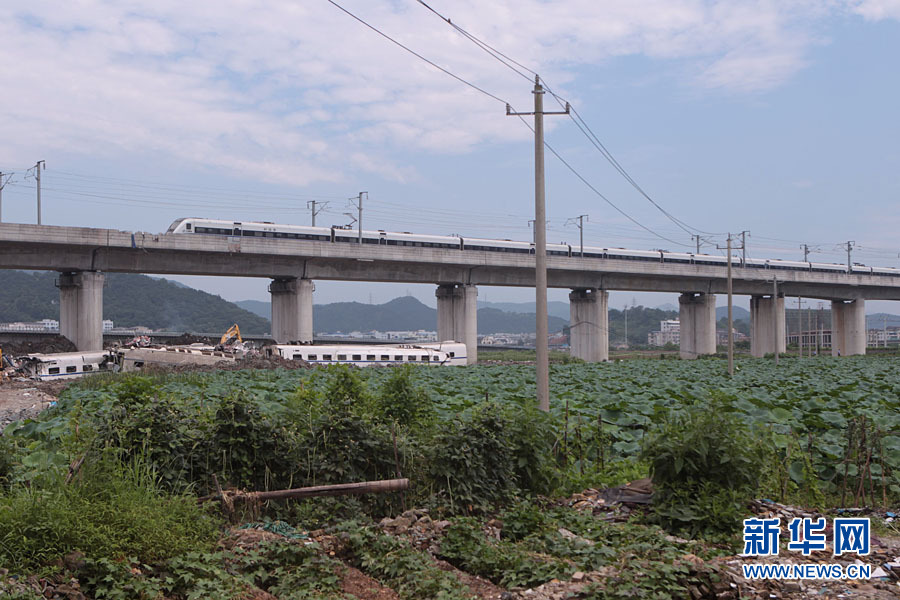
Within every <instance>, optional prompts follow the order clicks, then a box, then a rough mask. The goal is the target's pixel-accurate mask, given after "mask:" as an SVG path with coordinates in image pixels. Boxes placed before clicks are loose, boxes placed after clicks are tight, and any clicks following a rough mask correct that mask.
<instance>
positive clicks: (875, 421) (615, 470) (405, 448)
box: [0, 357, 900, 598]
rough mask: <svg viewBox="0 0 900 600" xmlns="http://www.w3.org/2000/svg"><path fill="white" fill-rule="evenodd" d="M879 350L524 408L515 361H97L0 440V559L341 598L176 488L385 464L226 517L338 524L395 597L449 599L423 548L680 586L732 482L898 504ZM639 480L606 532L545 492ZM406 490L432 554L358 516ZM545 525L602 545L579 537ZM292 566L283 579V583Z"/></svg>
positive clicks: (712, 531) (558, 397) (611, 384)
mask: <svg viewBox="0 0 900 600" xmlns="http://www.w3.org/2000/svg"><path fill="white" fill-rule="evenodd" d="M898 365H900V361H898V359H897V358H893V357H853V358H826V357H819V358H814V359H796V358H794V359H785V360H782V361H781V364H780V365H779V366H777V367H776V366H775V365H774V363H773V362H772V361H768V360H739V361H737V363H736V373H735V376H734V377H733V378H729V377H728V376H727V373H726V371H725V363H724V361H722V360H718V359H703V360H696V361H681V360H652V361H651V360H646V361H642V360H634V361H627V362H614V363H604V364H582V363H570V364H554V365H552V366H551V397H552V403H551V410H550V413H549V414H545V413H541V412H539V411H537V410H536V408H535V400H534V368H533V367H532V366H529V365H481V366H474V367H452V368H450V367H431V368H425V367H419V368H415V367H412V368H410V367H406V368H399V369H376V368H370V369H348V368H345V367H332V368H317V369H308V370H305V369H298V370H283V369H278V370H244V371H223V372H213V373H182V374H159V375H146V376H141V375H98V376H94V377H90V378H86V379H84V380H81V381H79V382H77V383H75V384H73V385H70V386H69V387H68V388H67V389H66V390H64V391H63V393H62V394H61V396H60V400H59V403H58V405H57V406H55V407H53V408H51V409H49V410H46V411H44V412H43V413H42V414H41V415H40V416H39V417H38V418H37V419H35V420H29V421H25V422H19V423H14V424H12V425H10V426H9V427H8V428H7V430H6V431H5V432H4V435H3V436H2V437H0V567H4V568H7V569H12V572H14V573H15V572H24V573H28V572H48V570H49V572H57V571H59V570H60V569H61V568H62V567H59V566H56V567H54V566H52V565H58V564H59V560H60V559H59V557H60V556H64V555H65V556H69V554H71V553H72V552H73V551H75V552H80V553H84V554H86V555H87V556H86V558H85V560H86V563H85V564H86V565H87V566H82V567H79V568H80V569H81V570H80V571H79V570H77V569H76V572H75V575H73V576H75V577H76V578H77V579H78V580H79V581H81V582H82V585H83V586H84V589H88V590H91V591H92V592H93V593H95V594H97V597H146V598H157V597H163V596H164V597H172V598H188V597H222V598H232V597H234V598H237V597H243V596H242V595H241V594H242V593H243V591H242V590H246V589H247V586H250V587H260V588H262V589H265V590H268V591H270V593H273V594H274V595H275V596H276V597H285V598H287V597H298V598H300V597H303V598H306V597H309V598H337V597H346V596H341V595H340V594H339V593H338V592H339V589H338V588H340V585H339V582H338V580H337V579H336V578H335V577H333V576H331V575H329V573H334V572H339V571H340V566H339V565H338V563H339V562H340V561H336V560H335V559H334V558H329V557H328V556H324V555H322V554H321V553H320V552H319V551H318V550H315V549H313V550H309V551H305V550H304V551H301V550H299V549H297V548H296V547H295V546H291V545H290V544H288V546H285V547H282V546H272V547H268V546H266V547H263V546H261V547H260V548H259V549H257V550H254V551H253V552H251V553H250V554H242V553H240V552H239V553H237V554H235V551H234V550H229V551H227V552H224V553H223V551H221V549H217V548H219V546H217V545H216V544H217V539H218V538H219V537H220V536H221V535H223V533H222V532H223V531H226V528H225V523H224V522H223V519H222V514H221V513H220V511H216V510H210V509H208V508H207V509H204V508H201V507H198V506H197V504H196V497H197V496H198V495H204V494H209V493H213V492H214V491H215V487H214V485H213V481H214V476H215V477H216V478H218V480H219V481H220V482H221V483H222V485H223V486H225V487H231V488H233V489H239V490H265V489H270V490H271V489H286V488H291V487H300V486H305V485H319V484H327V483H345V482H354V481H371V480H378V479H390V478H394V477H397V476H402V477H407V478H409V479H410V481H411V488H410V490H409V491H408V492H407V493H406V494H405V495H404V496H400V495H398V494H390V495H372V496H363V497H359V498H351V499H337V500H328V499H322V500H318V501H303V502H293V503H292V502H282V503H273V504H270V505H267V506H266V507H264V509H263V513H264V514H259V513H258V510H259V509H258V508H257V509H253V510H251V511H250V513H248V514H241V515H238V518H242V519H244V520H258V519H260V518H262V517H265V518H267V519H268V518H277V519H282V520H284V521H286V522H287V523H290V526H281V525H279V527H280V528H281V529H280V530H279V531H293V530H292V529H291V528H290V527H291V526H292V527H295V528H297V529H298V530H300V529H312V528H313V527H322V528H325V530H327V531H329V532H332V533H333V534H334V535H337V536H338V537H339V538H340V539H341V540H343V542H342V544H343V546H342V548H343V549H342V552H343V553H344V554H342V555H341V556H340V558H341V560H342V561H343V564H346V565H353V566H356V567H359V568H362V569H363V570H364V571H365V572H366V573H367V574H368V575H369V576H371V577H374V578H375V579H377V580H379V581H381V582H382V583H385V584H386V585H389V586H391V587H393V588H394V589H395V590H396V591H398V592H399V593H400V597H403V598H419V597H421V598H424V597H445V598H464V597H471V596H470V595H468V592H467V591H466V590H467V589H468V588H466V587H465V586H462V587H460V584H459V582H458V581H457V580H456V579H455V578H453V577H450V578H448V576H447V574H446V573H445V572H443V571H441V570H440V569H439V568H437V567H435V566H434V563H433V558H434V556H438V557H441V558H443V559H445V560H448V561H450V562H451V563H452V564H454V565H455V566H457V567H458V568H460V569H462V570H464V571H467V572H469V573H473V574H479V575H482V576H484V577H487V578H488V579H490V580H491V581H493V582H494V583H495V584H497V585H499V586H501V587H507V586H531V585H538V584H540V583H542V582H546V581H550V580H552V579H554V578H556V579H559V578H562V579H566V578H568V577H569V576H571V575H572V573H573V572H574V571H575V570H576V569H581V570H591V569H600V570H601V572H605V571H602V570H603V569H605V568H607V567H608V568H613V566H614V565H615V569H616V575H615V577H613V576H609V577H607V578H605V579H603V583H598V584H591V585H594V587H591V588H590V589H591V590H593V591H592V592H591V593H592V594H594V595H586V596H578V597H584V598H625V597H633V596H635V595H637V596H641V597H656V598H666V597H679V596H682V595H683V594H684V593H686V592H685V590H686V587H685V586H687V585H694V584H697V585H699V584H698V583H697V582H698V581H701V580H704V579H703V578H704V577H707V578H708V577H711V575H710V574H709V572H707V571H703V573H705V574H702V573H698V572H696V569H694V568H693V567H689V566H686V563H683V562H679V561H680V559H679V558H678V557H679V556H682V555H685V553H690V555H694V554H698V555H701V556H714V555H716V554H717V553H718V554H722V553H723V552H724V553H728V552H733V551H734V548H735V546H734V544H735V542H736V539H735V538H736V536H737V534H738V532H739V528H740V519H741V518H743V517H744V516H746V514H747V511H748V508H747V507H748V503H749V501H750V500H751V499H753V498H759V497H766V498H770V499H773V500H776V501H781V502H785V503H790V504H795V505H799V506H803V507H810V508H811V509H818V510H825V509H828V508H833V507H839V506H844V507H847V506H869V507H884V508H889V507H892V506H896V505H897V504H898V500H900V373H898V369H897V367H898ZM647 476H652V477H653V482H654V485H655V486H656V495H655V497H654V505H653V507H652V508H651V509H649V510H648V511H647V512H646V513H645V515H644V516H637V517H634V518H633V519H632V520H631V521H630V522H629V523H627V524H619V525H610V524H602V523H598V522H597V520H596V519H593V518H592V517H591V516H590V513H588V514H587V515H584V514H581V513H578V514H575V513H576V511H573V510H571V509H569V508H567V507H566V506H562V505H560V504H552V505H550V504H548V502H550V500H547V499H548V498H560V497H565V496H568V495H570V494H573V493H576V492H580V491H582V490H584V489H586V488H601V487H604V486H612V485H618V484H622V483H624V482H626V481H629V480H633V479H638V478H641V477H647ZM406 506H416V507H420V508H425V509H427V510H429V511H430V514H431V515H433V516H434V518H435V520H436V519H438V518H446V519H450V522H451V523H452V525H451V526H450V528H449V529H447V530H446V531H445V532H444V533H443V535H442V538H441V541H440V544H439V545H438V546H437V549H432V550H431V551H430V552H431V553H432V554H433V555H432V554H429V553H427V552H422V551H420V550H414V549H412V548H410V547H409V546H408V545H407V544H406V543H405V542H401V541H398V540H401V538H402V536H401V537H399V538H398V537H396V536H395V535H393V534H391V535H388V534H386V533H384V532H382V531H381V530H380V529H378V528H377V527H374V525H373V523H375V522H377V521H378V520H380V519H381V518H382V517H385V516H391V515H397V514H399V513H400V512H402V511H403V509H404V507H406ZM495 516H496V517H499V518H500V519H501V521H502V522H503V523H505V525H503V527H504V529H503V534H502V535H503V537H502V538H501V539H500V540H499V541H494V542H492V541H490V540H489V539H486V538H485V537H484V535H483V531H482V529H483V527H484V524H485V523H487V522H490V521H489V520H490V519H491V518H493V517H495ZM659 526H663V527H665V528H666V529H667V530H668V531H669V532H671V533H675V534H676V535H680V536H683V537H686V538H689V539H691V540H699V541H690V542H686V541H677V540H678V539H680V538H671V536H669V537H666V533H665V532H662V531H660V530H659V529H658V527H659ZM285 527H287V529H285ZM560 528H563V529H565V530H567V531H575V532H576V533H577V534H578V536H581V538H580V539H582V540H585V539H586V540H595V539H596V540H603V541H604V544H605V545H602V546H601V545H599V544H598V545H597V546H596V548H595V549H591V548H593V546H591V545H590V544H587V542H585V544H586V545H582V546H578V544H576V543H575V542H572V541H571V540H566V539H561V538H559V535H560V534H559V533H558V532H559V530H560ZM673 539H675V540H676V541H672V540H673ZM219 543H221V542H219ZM436 543H437V542H436ZM579 543H581V542H579ZM698 543H702V544H707V545H704V546H702V547H701V546H697V545H696V544H698ZM573 544H574V545H573ZM576 546H578V547H576ZM621 555H627V556H637V557H640V559H639V560H637V559H635V560H636V562H635V563H634V566H631V565H630V563H627V564H626V563H623V562H621V561H620V560H619V559H618V558H617V557H619V556H621ZM397 557H401V558H397ZM695 558H696V557H695ZM261 565H268V567H265V568H261ZM65 568H68V567H65ZM266 569H269V570H270V571H271V573H274V574H277V576H276V575H272V576H266V577H262V575H261V574H263V573H265V572H268V571H266ZM335 569H338V571H335ZM692 569H694V570H692ZM17 570H18V571H17ZM64 570H65V569H64ZM65 572H67V573H70V571H65ZM135 572H139V573H143V572H146V573H149V574H150V575H148V577H147V578H143V576H140V577H136V576H135V575H134V573H135ZM610 572H611V571H610ZM173 573H175V574H176V575H174V576H173V575H172V574H173ZM173 577H174V579H173ZM260 577H262V578H260ZM598 577H600V576H599V575H598ZM716 577H718V576H716ZM698 578H699V579H698ZM714 579H715V578H714ZM301 580H302V581H303V582H304V583H303V584H302V586H301V588H302V589H303V590H306V591H304V592H302V593H300V592H297V593H295V595H290V593H288V592H286V591H285V590H289V589H292V586H294V585H295V584H297V582H298V581H301ZM2 585H3V582H2V580H0V591H3V587H2ZM141 586H148V587H146V589H145V588H142V587H141ZM198 586H199V587H198ZM204 586H206V587H204ZM303 586H306V587H303ZM589 587H590V586H589ZM298 589H299V588H298ZM585 589H588V588H585ZM142 590H143V591H142ZM198 590H199V591H198ZM204 590H206V591H204ZM209 590H213V591H214V592H215V593H213V591H209ZM229 590H230V591H229ZM276 590H282V592H283V593H282V592H278V593H276V592H275V591H276ZM329 590H330V591H329ZM441 590H442V591H441ZM345 591H346V590H345ZM307 593H308V595H304V594H307ZM104 594H105V595H104ZM116 594H119V595H118V596H117V595H116ZM198 594H199V595H198ZM204 594H207V596H204ZM441 594H443V595H441ZM22 597H23V598H24V597H28V596H22Z"/></svg>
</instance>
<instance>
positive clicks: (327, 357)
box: [293, 353, 453, 362]
mask: <svg viewBox="0 0 900 600" xmlns="http://www.w3.org/2000/svg"><path fill="white" fill-rule="evenodd" d="M347 356H348V355H346V354H338V355H337V359H336V360H337V361H338V362H343V361H347V360H348V358H347ZM362 356H363V355H362V354H351V355H350V358H349V360H350V361H352V362H362V360H363V357H362ZM452 356H453V353H451V357H452ZM293 358H294V360H309V361H318V360H319V355H318V354H307V355H305V356H304V355H303V354H294V356H293ZM333 360H335V359H334V358H333V355H332V354H323V355H322V361H326V362H330V361H333ZM365 360H366V361H367V362H378V361H391V355H390V354H382V355H380V356H378V357H376V355H375V354H367V355H366V358H365ZM404 360H406V361H407V362H439V361H440V359H439V358H438V357H434V360H433V361H432V358H431V357H430V356H416V355H415V354H409V355H403V354H395V355H394V358H393V361H394V362H403V361H404Z"/></svg>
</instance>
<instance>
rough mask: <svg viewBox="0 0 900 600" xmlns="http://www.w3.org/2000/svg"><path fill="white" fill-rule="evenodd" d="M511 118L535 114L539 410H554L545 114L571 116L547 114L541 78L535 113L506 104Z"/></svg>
mask: <svg viewBox="0 0 900 600" xmlns="http://www.w3.org/2000/svg"><path fill="white" fill-rule="evenodd" d="M506 114H507V115H511V116H524V115H530V114H533V115H534V246H535V248H534V259H535V260H534V267H535V273H534V281H535V308H536V312H537V314H536V315H535V318H536V319H537V323H536V327H535V329H536V330H537V334H536V339H535V346H536V347H537V401H538V408H540V409H541V410H543V411H549V410H550V348H549V345H548V341H547V336H548V331H547V330H548V325H547V216H546V207H545V191H546V190H545V187H544V115H545V114H546V115H567V114H569V104H568V102H567V103H566V110H565V112H547V113H545V112H544V88H543V86H542V85H541V78H540V76H539V75H535V76H534V112H533V113H514V112H512V107H511V106H510V105H509V104H507V105H506Z"/></svg>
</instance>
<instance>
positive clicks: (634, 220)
mask: <svg viewBox="0 0 900 600" xmlns="http://www.w3.org/2000/svg"><path fill="white" fill-rule="evenodd" d="M519 118H520V119H521V120H522V122H523V123H525V125H526V126H527V127H528V128H529V129H532V128H531V125H529V124H528V121H526V120H525V119H522V117H519ZM532 131H533V130H532ZM544 146H545V147H546V148H547V150H549V151H550V152H552V153H553V156H555V157H556V158H557V159H559V162H561V163H562V164H564V165H565V166H566V168H568V169H569V170H570V171H571V172H572V173H573V174H574V175H575V177H577V178H578V179H580V180H581V182H582V183H584V185H586V186H587V187H588V188H589V189H590V190H591V191H592V192H594V193H595V194H597V196H599V197H600V198H601V199H602V200H603V201H604V202H606V203H607V204H609V205H610V206H611V207H612V208H614V209H615V210H616V211H617V212H618V213H619V214H621V215H622V216H623V217H625V218H626V219H628V220H629V221H631V222H632V223H634V224H635V225H637V226H638V227H640V228H641V229H643V230H645V231H647V232H648V233H651V234H653V235H655V236H656V237H658V238H660V239H662V240H665V241H667V242H670V243H672V244H675V245H676V246H683V247H686V248H690V246H689V245H687V244H682V243H681V242H676V241H675V240H673V239H671V238H667V237H666V236H664V235H661V234H659V233H656V232H655V231H653V230H652V229H650V228H649V227H647V226H646V225H644V224H643V223H641V222H639V221H638V220H637V219H635V218H633V217H632V216H631V215H629V214H628V213H626V212H625V211H624V210H622V209H621V208H619V207H618V206H616V205H615V203H613V201H612V200H610V199H609V198H607V197H606V196H604V195H603V193H602V192H600V190H598V189H597V188H595V187H594V186H593V185H592V184H591V183H590V182H589V181H588V180H587V179H585V177H584V176H583V175H582V174H581V173H579V172H578V171H577V170H576V169H575V167H573V166H572V165H571V164H569V162H568V161H566V159H564V158H563V157H562V156H561V155H560V154H559V152H557V151H556V150H555V149H554V148H553V146H551V145H550V144H549V143H548V142H547V141H544Z"/></svg>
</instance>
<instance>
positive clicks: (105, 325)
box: [57, 319, 113, 333]
mask: <svg viewBox="0 0 900 600" xmlns="http://www.w3.org/2000/svg"><path fill="white" fill-rule="evenodd" d="M58 327H59V324H57V328H58ZM112 329H113V322H112V321H110V320H109V319H103V333H107V332H109V331H112Z"/></svg>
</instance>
